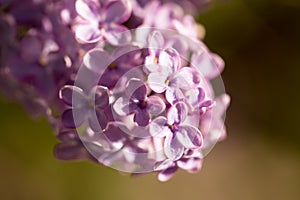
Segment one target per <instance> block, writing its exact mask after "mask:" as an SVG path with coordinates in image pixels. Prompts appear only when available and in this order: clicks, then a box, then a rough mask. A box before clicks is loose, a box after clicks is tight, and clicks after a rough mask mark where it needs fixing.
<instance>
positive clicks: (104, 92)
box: [89, 85, 109, 109]
mask: <svg viewBox="0 0 300 200" xmlns="http://www.w3.org/2000/svg"><path fill="white" fill-rule="evenodd" d="M89 96H90V99H91V100H93V102H94V104H95V106H96V107H97V108H101V109H104V108H106V107H107V106H108V104H109V96H108V89H107V88H106V87H103V86H99V85H97V86H95V87H94V88H93V89H92V90H91V92H90V95H89Z"/></svg>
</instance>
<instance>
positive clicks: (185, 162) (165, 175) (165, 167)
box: [154, 150, 203, 182]
mask: <svg viewBox="0 0 300 200" xmlns="http://www.w3.org/2000/svg"><path fill="white" fill-rule="evenodd" d="M202 163H203V156H202V154H201V153H200V152H199V151H197V150H195V151H190V152H188V153H186V154H185V155H184V156H183V157H182V158H180V159H179V160H176V161H173V160H170V159H166V160H164V161H161V162H157V163H156V165H155V168H154V170H155V171H159V173H158V177H157V178H158V180H160V181H163V182H165V181H168V180H169V179H170V178H172V177H173V176H174V174H175V172H176V171H177V170H178V169H179V168H180V169H183V170H185V171H187V172H189V173H197V172H198V171H199V170H200V169H201V167H202Z"/></svg>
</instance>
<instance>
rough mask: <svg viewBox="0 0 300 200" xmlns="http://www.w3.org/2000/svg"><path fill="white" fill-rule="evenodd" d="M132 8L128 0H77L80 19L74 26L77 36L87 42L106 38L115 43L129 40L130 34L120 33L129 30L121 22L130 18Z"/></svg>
mask: <svg viewBox="0 0 300 200" xmlns="http://www.w3.org/2000/svg"><path fill="white" fill-rule="evenodd" d="M131 10H132V8H131V4H130V3H129V2H128V0H119V1H109V2H98V1H95V0H77V1H76V11H77V13H78V14H79V17H80V19H78V22H77V24H76V25H75V26H74V29H75V32H76V37H77V38H78V39H79V40H80V41H81V42H87V43H93V42H98V41H99V40H101V39H106V40H107V41H108V42H110V43H111V44H113V45H118V44H124V43H126V42H128V41H129V39H130V38H129V37H130V34H119V33H121V32H124V31H127V30H128V29H127V28H126V27H125V26H122V25H121V24H122V23H123V22H125V21H127V20H128V19H129V17H130V14H131Z"/></svg>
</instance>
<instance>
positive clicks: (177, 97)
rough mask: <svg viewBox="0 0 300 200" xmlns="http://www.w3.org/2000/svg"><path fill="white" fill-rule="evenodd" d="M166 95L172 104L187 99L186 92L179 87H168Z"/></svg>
mask: <svg viewBox="0 0 300 200" xmlns="http://www.w3.org/2000/svg"><path fill="white" fill-rule="evenodd" d="M165 96H166V99H167V101H168V102H169V103H170V104H174V103H176V102H178V101H183V100H184V99H185V96H184V94H183V93H182V91H181V90H180V88H177V87H167V90H166V94H165Z"/></svg>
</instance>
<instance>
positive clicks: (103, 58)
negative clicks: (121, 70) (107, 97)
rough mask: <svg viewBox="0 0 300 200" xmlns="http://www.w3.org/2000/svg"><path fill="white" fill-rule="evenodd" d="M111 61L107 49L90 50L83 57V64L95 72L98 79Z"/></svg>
mask: <svg viewBox="0 0 300 200" xmlns="http://www.w3.org/2000/svg"><path fill="white" fill-rule="evenodd" d="M111 62H112V60H111V57H110V55H109V54H108V53H107V51H104V50H100V49H95V50H92V51H90V52H89V53H88V54H86V55H85V56H84V58H83V63H84V64H85V66H86V67H87V68H88V69H90V70H92V71H93V72H97V73H98V74H99V79H100V77H101V76H102V75H103V72H104V71H105V69H107V67H108V66H109V64H110V63H111Z"/></svg>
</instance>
